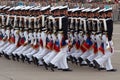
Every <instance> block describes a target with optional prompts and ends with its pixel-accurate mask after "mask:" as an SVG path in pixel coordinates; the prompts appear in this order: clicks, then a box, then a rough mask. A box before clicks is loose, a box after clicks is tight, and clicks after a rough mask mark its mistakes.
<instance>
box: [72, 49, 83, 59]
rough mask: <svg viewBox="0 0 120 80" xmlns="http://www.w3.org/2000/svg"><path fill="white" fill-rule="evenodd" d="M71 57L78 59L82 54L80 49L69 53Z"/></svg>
mask: <svg viewBox="0 0 120 80" xmlns="http://www.w3.org/2000/svg"><path fill="white" fill-rule="evenodd" d="M71 55H72V56H73V57H75V58H76V59H78V57H80V56H81V55H82V51H81V50H76V51H75V52H74V53H73V54H71Z"/></svg>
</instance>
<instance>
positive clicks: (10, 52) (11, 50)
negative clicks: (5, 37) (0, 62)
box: [6, 44, 17, 55]
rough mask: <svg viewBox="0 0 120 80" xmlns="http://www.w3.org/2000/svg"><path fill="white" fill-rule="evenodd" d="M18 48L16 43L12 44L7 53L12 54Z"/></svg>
mask: <svg viewBox="0 0 120 80" xmlns="http://www.w3.org/2000/svg"><path fill="white" fill-rule="evenodd" d="M16 48H17V47H16V45H15V44H13V45H11V47H10V48H9V50H8V51H7V52H6V53H7V55H11V54H12V52H13V51H14V50H15V49H16Z"/></svg>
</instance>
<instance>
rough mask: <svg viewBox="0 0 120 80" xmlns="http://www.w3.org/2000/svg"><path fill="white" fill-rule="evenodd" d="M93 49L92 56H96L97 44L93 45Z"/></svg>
mask: <svg viewBox="0 0 120 80" xmlns="http://www.w3.org/2000/svg"><path fill="white" fill-rule="evenodd" d="M93 49H94V54H96V53H97V52H98V47H97V43H94V44H93Z"/></svg>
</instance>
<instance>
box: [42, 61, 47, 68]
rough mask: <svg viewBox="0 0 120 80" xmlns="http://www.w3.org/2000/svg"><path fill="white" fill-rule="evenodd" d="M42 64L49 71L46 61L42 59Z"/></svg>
mask: <svg viewBox="0 0 120 80" xmlns="http://www.w3.org/2000/svg"><path fill="white" fill-rule="evenodd" d="M42 62H43V65H44V67H45V69H46V70H48V65H47V64H46V63H45V61H44V59H42Z"/></svg>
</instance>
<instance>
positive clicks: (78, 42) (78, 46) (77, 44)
mask: <svg viewBox="0 0 120 80" xmlns="http://www.w3.org/2000/svg"><path fill="white" fill-rule="evenodd" d="M75 46H76V49H79V48H80V41H79V40H78V41H76V43H75Z"/></svg>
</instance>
